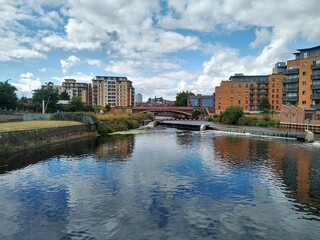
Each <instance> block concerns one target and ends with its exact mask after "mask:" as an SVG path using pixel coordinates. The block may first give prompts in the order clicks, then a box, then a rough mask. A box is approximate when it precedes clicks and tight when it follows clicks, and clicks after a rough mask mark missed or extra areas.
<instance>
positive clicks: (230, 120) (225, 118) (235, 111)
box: [220, 106, 244, 124]
mask: <svg viewBox="0 0 320 240" xmlns="http://www.w3.org/2000/svg"><path fill="white" fill-rule="evenodd" d="M243 115H244V113H243V110H242V108H241V107H240V106H231V107H228V108H227V109H226V110H225V111H224V112H223V113H222V114H221V115H220V120H221V122H223V123H225V124H237V122H238V119H239V118H241V117H243Z"/></svg>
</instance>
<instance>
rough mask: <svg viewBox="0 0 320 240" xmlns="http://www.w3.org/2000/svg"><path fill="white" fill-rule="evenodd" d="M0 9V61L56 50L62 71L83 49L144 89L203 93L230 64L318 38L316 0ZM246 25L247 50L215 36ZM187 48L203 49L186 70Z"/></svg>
mask: <svg viewBox="0 0 320 240" xmlns="http://www.w3.org/2000/svg"><path fill="white" fill-rule="evenodd" d="M0 1H1V0H0ZM297 6H299V7H297ZM48 9H49V10H48ZM0 11H1V12H2V14H1V15H0V38H1V44H0V62H8V61H16V62H21V63H26V62H25V61H26V59H36V60H37V63H40V61H42V60H43V59H46V56H47V55H48V56H50V57H51V56H52V55H55V56H58V57H56V58H55V59H57V61H59V60H60V64H61V67H62V71H63V74H73V73H68V71H69V70H70V69H71V68H72V67H74V66H75V65H77V64H80V63H81V60H80V59H79V58H78V57H76V56H75V55H78V56H83V54H84V53H85V54H88V55H86V56H87V57H86V58H87V59H86V60H85V61H84V62H85V63H86V64H88V65H90V66H91V67H90V71H92V70H91V69H92V68H93V67H97V68H98V69H99V71H100V70H101V69H103V70H105V72H106V74H108V73H116V74H119V75H126V76H128V77H129V78H133V79H137V81H138V82H137V83H136V82H134V85H137V86H138V87H139V88H140V87H141V88H143V89H144V90H145V91H149V92H150V95H153V94H155V93H157V94H159V93H163V94H165V95H168V96H169V95H170V96H171V95H173V91H179V90H180V89H182V88H186V89H185V90H190V91H191V90H192V91H195V92H197V93H201V92H204V93H209V92H212V91H213V89H214V86H215V85H217V84H219V83H220V81H221V80H223V79H228V78H229V76H230V75H233V74H234V73H236V72H243V73H244V74H266V73H270V72H271V68H272V66H273V64H274V63H275V62H277V61H284V60H286V59H288V58H290V57H291V51H292V49H291V48H292V46H295V45H294V44H295V42H296V41H297V39H298V40H299V41H301V40H305V39H306V40H308V41H315V42H316V41H318V42H319V41H320V28H319V27H318V26H319V25H320V18H319V12H320V4H318V1H317V0H309V1H307V2H305V3H303V4H301V1H298V0H290V1H289V0H283V1H281V2H279V1H278V0H270V1H268V2H266V1H261V0H241V1H239V0H224V1H212V0H179V1H177V0H167V1H148V0H132V1H127V0H117V1H106V0H95V1H77V0H66V1H62V0H48V1H45V0H34V1H9V0H2V1H1V4H0ZM248 29H249V30H250V31H248V32H250V33H252V32H253V31H255V38H251V37H250V38H248V39H247V40H246V41H248V42H247V43H245V44H246V45H245V44H244V45H245V46H244V49H245V50H242V51H240V50H238V49H234V46H236V44H235V45H234V46H233V45H232V44H233V43H232V42H231V41H230V42H227V43H224V42H220V43H219V42H218V41H220V39H223V36H224V35H225V34H229V36H232V33H233V32H235V31H246V30H248ZM230 38H232V37H230ZM253 39H254V40H253ZM236 40H237V39H235V40H234V41H235V42H236ZM303 47H307V46H301V48H303ZM250 48H251V49H250ZM55 50H57V51H55ZM246 50H250V51H251V52H255V53H252V55H248V54H246V53H245V51H246ZM53 53H54V54H53ZM80 53H81V54H82V55H80ZM188 53H193V54H192V57H195V58H197V57H199V55H197V54H201V53H205V54H206V55H205V56H209V57H208V58H207V60H206V61H205V62H203V64H202V69H193V70H192V71H194V72H191V70H189V69H188V68H187V67H185V66H188V67H190V65H191V64H189V62H188V61H189V59H190V55H189V54H188ZM209 53H210V54H209ZM69 55H71V56H70V57H67V56H69ZM201 59H203V56H201ZM49 60H50V61H52V60H51V58H50V59H49ZM49 60H48V61H49ZM190 62H191V61H190ZM28 64H29V63H28ZM30 65H31V64H30ZM52 65H54V64H52ZM199 65H200V66H201V64H199ZM42 66H43V65H42ZM46 66H47V67H48V68H49V69H50V72H51V71H52V67H51V66H48V65H46ZM38 68H39V66H38V67H37V68H36V69H35V70H34V71H37V70H38ZM43 70H44V69H43ZM30 71H31V70H30ZM40 72H42V71H40ZM100 72H101V71H100ZM174 72H177V73H179V74H176V76H174V75H175V74H174ZM46 74H48V71H47V72H46ZM90 74H91V73H85V70H83V75H84V76H85V75H90ZM80 75H81V74H80ZM93 75H95V74H93ZM149 76H152V77H151V78H150V77H149ZM49 77H50V76H49ZM158 80H159V81H162V82H164V83H166V86H163V85H162V84H158V83H156V81H158ZM141 81H145V82H144V83H141Z"/></svg>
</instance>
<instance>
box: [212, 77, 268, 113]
mask: <svg viewBox="0 0 320 240" xmlns="http://www.w3.org/2000/svg"><path fill="white" fill-rule="evenodd" d="M270 79H271V81H272V78H270ZM268 85H269V78H268V75H256V76H245V75H243V74H235V75H234V76H231V77H230V78H229V80H227V81H222V82H221V84H220V86H217V87H216V88H215V109H216V113H218V114H220V113H222V112H224V111H225V110H226V109H227V108H228V107H230V106H240V107H242V109H243V110H244V111H257V110H258V107H257V105H258V102H259V101H260V100H261V98H263V97H266V98H268V93H269V87H268Z"/></svg>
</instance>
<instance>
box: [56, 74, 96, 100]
mask: <svg viewBox="0 0 320 240" xmlns="http://www.w3.org/2000/svg"><path fill="white" fill-rule="evenodd" d="M62 88H63V90H64V91H66V92H67V93H68V94H69V96H70V98H72V97H80V98H81V100H82V102H83V103H86V104H88V105H91V104H92V91H91V84H88V83H79V82H77V81H76V80H75V79H65V80H64V82H63V83H62Z"/></svg>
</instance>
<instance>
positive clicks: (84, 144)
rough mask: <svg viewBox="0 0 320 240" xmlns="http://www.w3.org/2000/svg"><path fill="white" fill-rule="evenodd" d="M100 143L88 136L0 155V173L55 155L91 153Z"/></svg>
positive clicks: (95, 138)
mask: <svg viewBox="0 0 320 240" xmlns="http://www.w3.org/2000/svg"><path fill="white" fill-rule="evenodd" d="M98 144H99V143H98V142H97V137H88V138H81V139H77V140H73V141H66V142H62V143H56V144H50V145H47V146H45V147H39V148H35V149H30V150H25V151H20V152H17V153H12V154H10V155H5V156H4V155H0V174H2V173H5V172H7V171H11V170H14V169H19V168H23V167H26V166H28V165H30V164H35V163H37V162H40V161H42V160H46V159H50V158H52V157H54V156H59V155H73V156H79V155H83V154H90V153H92V151H93V150H94V149H95V148H96V146H97V145H98Z"/></svg>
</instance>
